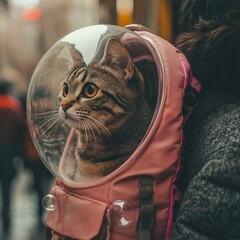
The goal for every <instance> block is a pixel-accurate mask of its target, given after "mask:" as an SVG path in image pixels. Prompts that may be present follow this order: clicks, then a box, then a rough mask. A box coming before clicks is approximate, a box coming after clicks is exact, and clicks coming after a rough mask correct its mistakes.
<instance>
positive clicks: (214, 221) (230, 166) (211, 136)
mask: <svg viewBox="0 0 240 240" xmlns="http://www.w3.org/2000/svg"><path fill="white" fill-rule="evenodd" d="M205 104H207V102H206V101H203V102H202V103H201V105H202V106H199V108H201V107H204V105H205ZM186 146H187V149H186V162H185V164H184V174H183V175H184V178H183V179H184V183H183V189H184V192H185V194H184V198H183V201H182V204H181V207H180V210H179V212H178V214H177V219H176V223H175V226H174V230H173V239H175V240H178V239H189V240H195V239H201V240H204V239H216V240H219V239H240V101H232V102H230V103H227V104H225V105H223V106H221V107H219V108H218V109H216V110H215V111H213V112H212V113H211V114H210V115H208V116H207V117H206V118H205V119H204V120H203V121H201V122H200V123H199V124H198V125H197V126H196V127H195V128H194V129H191V132H189V134H188V139H187V144H186ZM185 189H186V191H185Z"/></svg>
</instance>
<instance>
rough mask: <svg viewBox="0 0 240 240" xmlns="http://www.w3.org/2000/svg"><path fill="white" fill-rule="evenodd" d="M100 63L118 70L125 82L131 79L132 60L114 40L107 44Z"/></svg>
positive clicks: (119, 43)
mask: <svg viewBox="0 0 240 240" xmlns="http://www.w3.org/2000/svg"><path fill="white" fill-rule="evenodd" d="M101 62H102V63H105V64H111V65H112V66H114V67H115V68H118V69H120V70H121V71H122V72H123V77H124V79H125V80H130V79H131V78H132V77H133V73H134V65H133V62H132V59H131V57H130V55H129V53H128V51H127V50H126V48H125V47H124V46H123V45H122V43H121V42H120V41H119V40H117V39H115V38H112V39H110V40H109V41H108V42H107V44H106V48H105V52H104V56H103V59H102V60H101Z"/></svg>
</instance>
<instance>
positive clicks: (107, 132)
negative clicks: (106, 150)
mask: <svg viewBox="0 0 240 240" xmlns="http://www.w3.org/2000/svg"><path fill="white" fill-rule="evenodd" d="M86 117H87V118H88V119H90V120H91V121H90V122H92V124H94V123H95V124H96V125H97V126H98V127H100V128H101V129H102V130H103V132H104V133H105V134H106V135H108V136H111V133H110V131H109V130H108V128H107V127H106V126H104V125H103V124H102V123H101V122H100V121H98V120H97V119H94V118H92V117H91V116H86ZM97 126H95V127H96V129H98V127H97ZM98 133H99V131H98ZM99 134H100V133H99Z"/></svg>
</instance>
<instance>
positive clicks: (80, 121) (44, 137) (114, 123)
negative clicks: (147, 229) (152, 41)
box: [27, 25, 161, 184]
mask: <svg viewBox="0 0 240 240" xmlns="http://www.w3.org/2000/svg"><path fill="white" fill-rule="evenodd" d="M158 75H159V74H158V69H157V66H156V63H155V60H154V57H153V55H152V53H151V51H150V50H149V48H148V46H147V44H146V42H145V41H144V40H143V39H142V38H141V37H139V36H138V35H137V34H135V33H133V32H132V31H130V30H127V29H126V28H122V27H118V26H113V25H95V26H90V27H85V28H82V29H79V30H77V31H75V32H72V33H70V34H69V35H67V36H65V37H64V38H62V39H61V40H60V41H58V42H57V43H56V44H55V45H53V46H52V47H51V48H50V49H49V50H48V52H47V53H46V54H45V55H44V56H43V58H42V59H41V60H40V62H39V63H38V65H37V67H36V69H35V71H34V73H33V76H32V79H31V83H30V86H29V91H28V97H27V115H28V125H29V129H30V132H31V135H32V138H33V141H34V144H35V146H36V148H37V151H38V153H39V155H40V157H41V159H42V161H43V162H44V164H45V165H46V167H47V168H48V169H49V170H50V171H51V172H52V173H53V174H54V175H55V176H56V177H58V178H60V179H62V180H63V181H67V182H74V183H76V182H78V183H82V184H85V183H88V182H92V181H95V180H97V179H101V178H103V177H105V176H107V175H109V174H110V173H113V172H114V171H116V169H118V168H119V167H120V166H121V165H122V164H123V163H124V162H126V161H127V160H128V159H129V157H130V156H131V155H132V153H133V152H134V151H135V150H136V149H137V148H138V147H139V146H140V145H141V142H142V140H143V139H144V136H145V135H146V134H147V131H148V129H149V126H150V125H151V122H152V119H153V115H154V110H155V107H156V104H157V99H158V96H159V94H161V93H160V92H159V89H160V87H159V84H160V81H159V79H158V78H159V76H158Z"/></svg>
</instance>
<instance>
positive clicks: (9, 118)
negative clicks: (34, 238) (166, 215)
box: [0, 78, 24, 233]
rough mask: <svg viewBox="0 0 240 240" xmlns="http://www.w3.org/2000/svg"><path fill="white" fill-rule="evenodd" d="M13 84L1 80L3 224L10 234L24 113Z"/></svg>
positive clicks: (0, 162) (0, 137) (0, 155)
mask: <svg viewBox="0 0 240 240" xmlns="http://www.w3.org/2000/svg"><path fill="white" fill-rule="evenodd" d="M11 86H12V85H11V83H10V82H9V81H7V80H5V79H2V78H0V184H1V189H2V209H1V214H2V223H3V231H4V233H8V231H9V228H10V225H11V221H10V206H11V184H12V180H13V178H14V176H15V168H14V158H15V157H17V156H20V155H21V152H22V139H23V128H24V112H23V109H22V105H21V103H20V101H19V100H18V99H17V98H15V97H14V96H12V95H11V94H10V90H11Z"/></svg>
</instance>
